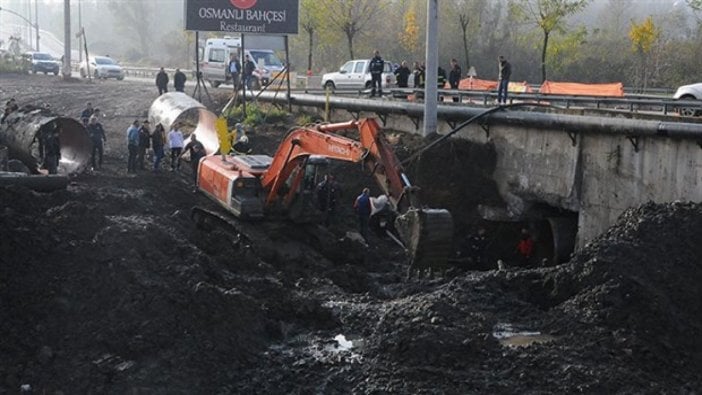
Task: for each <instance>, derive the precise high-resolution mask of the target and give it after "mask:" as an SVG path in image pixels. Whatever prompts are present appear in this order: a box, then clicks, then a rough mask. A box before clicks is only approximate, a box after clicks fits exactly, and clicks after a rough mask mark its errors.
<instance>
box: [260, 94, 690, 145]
mask: <svg viewBox="0 0 702 395" xmlns="http://www.w3.org/2000/svg"><path fill="white" fill-rule="evenodd" d="M258 100H262V101H271V102H277V103H280V104H285V101H286V100H287V98H279V97H276V96H275V95H274V94H273V93H271V92H262V93H260V94H259V96H258ZM291 100H292V103H293V104H295V105H297V106H310V107H318V108H324V106H325V105H327V98H325V97H324V96H319V95H310V94H294V95H292V97H291ZM328 105H329V107H330V108H336V109H343V110H346V111H349V112H352V113H360V112H368V113H376V114H398V115H404V116H409V117H412V118H422V117H423V115H424V106H423V105H422V104H418V103H409V102H401V101H398V102H391V101H379V100H370V99H353V98H348V97H345V98H341V97H331V98H329V99H328ZM534 106H535V107H536V106H537V105H534ZM484 111H485V107H466V106H453V105H439V106H438V118H439V119H443V120H446V121H452V122H459V121H463V120H466V119H468V118H471V117H473V116H475V115H478V114H480V113H482V112H484ZM485 123H486V124H488V125H499V124H503V125H519V126H522V127H527V128H528V127H532V128H549V129H551V128H553V129H560V130H563V131H564V132H574V133H599V134H619V135H625V136H639V137H647V136H660V137H673V138H683V139H693V140H700V139H702V124H700V123H686V122H667V121H658V120H643V119H630V118H615V117H596V116H587V115H569V114H554V113H547V112H537V111H517V110H511V109H509V107H507V108H505V109H504V111H497V112H495V113H492V114H490V116H489V117H487V118H485Z"/></svg>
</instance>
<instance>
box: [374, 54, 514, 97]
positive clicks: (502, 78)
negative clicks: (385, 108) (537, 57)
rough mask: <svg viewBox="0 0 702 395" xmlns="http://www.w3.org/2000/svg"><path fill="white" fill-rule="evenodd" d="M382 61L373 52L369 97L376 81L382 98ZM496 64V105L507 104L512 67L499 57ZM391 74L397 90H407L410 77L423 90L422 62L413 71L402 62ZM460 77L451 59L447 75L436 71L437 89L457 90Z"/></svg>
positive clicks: (443, 71) (440, 68) (455, 63)
mask: <svg viewBox="0 0 702 395" xmlns="http://www.w3.org/2000/svg"><path fill="white" fill-rule="evenodd" d="M374 62H375V63H374ZM382 62H383V60H382V58H380V53H379V52H378V51H375V56H374V57H373V59H372V60H371V67H370V69H371V70H370V71H371V78H372V81H373V91H372V92H371V96H375V86H376V80H377V84H378V86H379V88H378V89H379V92H380V95H381V96H382V93H383V91H382V88H381V87H380V86H381V85H380V76H381V74H382V70H383V63H382ZM497 62H498V75H497V81H498V84H497V103H498V104H507V91H508V87H509V80H510V77H511V76H512V65H511V64H510V63H509V62H508V61H507V59H506V58H505V57H504V56H502V55H500V56H499V57H498V58H497ZM374 64H376V65H377V64H379V65H380V66H376V67H375V68H374ZM393 73H394V74H395V79H396V81H397V87H398V88H407V87H409V78H410V76H413V81H414V86H415V87H417V88H424V85H425V80H426V66H425V64H424V63H423V62H414V68H413V70H410V69H409V67H408V66H407V62H406V61H402V63H400V65H398V66H397V67H395V69H394V71H393ZM461 76H462V70H461V66H460V65H459V64H458V60H456V59H455V58H454V59H451V67H450V70H449V73H448V75H447V74H446V71H445V70H444V69H443V68H442V67H441V66H439V68H438V70H437V84H438V87H439V88H440V89H441V88H444V86H445V85H446V82H448V83H449V87H450V89H458V86H459V84H460V82H461ZM453 101H458V98H453Z"/></svg>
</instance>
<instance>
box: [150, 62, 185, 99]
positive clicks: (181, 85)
mask: <svg viewBox="0 0 702 395" xmlns="http://www.w3.org/2000/svg"><path fill="white" fill-rule="evenodd" d="M187 80H188V78H187V77H186V76H185V73H183V72H182V71H180V69H175V73H174V74H173V87H174V88H175V90H176V92H183V91H184V89H185V81H187ZM169 81H170V79H169V78H168V73H166V70H164V68H163V67H161V69H160V70H159V71H158V73H156V87H157V88H158V95H159V96H161V95H162V94H164V93H167V92H168V82H169Z"/></svg>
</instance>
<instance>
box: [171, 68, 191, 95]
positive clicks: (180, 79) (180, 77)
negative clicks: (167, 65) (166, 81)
mask: <svg viewBox="0 0 702 395" xmlns="http://www.w3.org/2000/svg"><path fill="white" fill-rule="evenodd" d="M187 79H188V78H187V77H186V76H185V73H183V72H182V71H180V69H176V71H175V74H174V75H173V87H175V90H176V91H177V92H183V90H184V89H185V80H187Z"/></svg>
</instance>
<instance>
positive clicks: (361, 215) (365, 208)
mask: <svg viewBox="0 0 702 395" xmlns="http://www.w3.org/2000/svg"><path fill="white" fill-rule="evenodd" d="M353 208H354V210H356V215H357V216H358V231H359V233H361V236H362V237H363V240H365V241H366V243H368V221H369V220H370V215H371V200H370V189H368V188H363V191H362V192H361V194H360V195H358V197H357V198H356V200H355V201H354V202H353Z"/></svg>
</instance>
